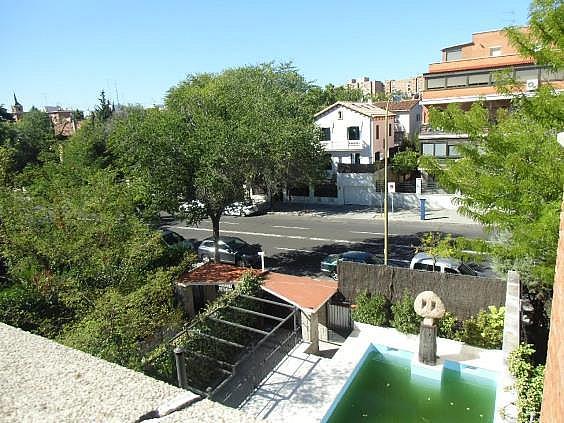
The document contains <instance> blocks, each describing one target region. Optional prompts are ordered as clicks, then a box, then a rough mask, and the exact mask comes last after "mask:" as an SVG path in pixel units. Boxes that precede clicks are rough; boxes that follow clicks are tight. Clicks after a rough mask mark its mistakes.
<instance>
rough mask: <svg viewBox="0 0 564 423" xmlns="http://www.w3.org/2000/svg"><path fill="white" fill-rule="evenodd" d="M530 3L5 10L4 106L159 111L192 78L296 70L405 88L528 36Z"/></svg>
mask: <svg viewBox="0 0 564 423" xmlns="http://www.w3.org/2000/svg"><path fill="white" fill-rule="evenodd" d="M528 7H529V2H528V1H523V0H494V1H492V0H488V1H485V0H474V1H471V2H466V1H465V2H462V1H452V0H451V1H442V0H440V1H433V0H430V1H427V2H421V1H405V0H395V1H391V2H383V1H377V0H372V1H370V0H347V1H342V0H341V1H333V0H327V1H305V0H304V1H294V0H286V1H281V0H279V1H268V0H262V1H259V0H257V1H244V0H241V1H235V0H232V1H215V0H203V1H191V0H186V1H180V0H179V1H167V0H161V1H154V0H153V1H146V0H137V1H125V0H124V1H118V0H116V1H106V0H94V1H87V2H84V1H82V2H77V1H76V0H74V1H67V0H58V1H53V2H46V1H35V0H33V1H5V2H3V4H2V7H1V9H0V10H1V13H0V28H2V34H3V43H2V52H1V53H0V81H1V82H0V104H4V105H8V106H9V105H11V104H12V91H15V92H16V94H17V96H18V100H19V101H20V102H21V103H22V104H23V105H24V107H25V109H26V110H27V109H28V108H29V107H30V106H31V105H35V106H38V107H42V106H44V105H46V104H47V105H56V104H59V105H62V106H66V107H72V108H77V107H78V108H81V109H89V108H92V107H93V106H94V105H95V104H96V101H97V97H98V95H99V92H100V90H102V89H105V90H106V92H107V93H108V95H109V97H110V98H111V99H112V100H116V87H117V94H118V95H119V100H120V102H121V103H125V104H127V103H140V104H143V105H151V104H155V103H156V104H158V103H162V99H163V97H164V95H165V94H166V91H167V89H169V88H170V87H171V86H173V85H175V84H176V83H178V82H179V81H181V80H182V79H184V78H185V77H186V75H187V74H190V73H198V72H219V71H221V70H222V69H225V68H228V67H234V66H239V65H246V64H257V63H261V62H265V61H272V60H274V61H293V62H294V64H295V65H296V66H297V67H298V69H299V70H300V72H301V73H302V74H303V75H304V76H305V77H306V78H307V79H308V80H311V81H313V82H315V83H317V84H319V85H325V84H327V83H334V84H336V85H338V84H342V83H344V82H346V81H347V80H348V79H350V78H354V77H361V76H368V77H370V78H371V79H379V80H382V81H383V80H385V79H401V78H405V77H408V76H412V75H415V74H418V73H423V72H425V71H426V70H427V67H428V65H429V63H432V62H436V61H439V60H440V50H441V49H442V48H444V47H446V46H449V45H453V44H458V43H463V42H468V41H470V40H471V34H472V33H473V32H479V31H485V30H490V29H497V28H501V27H504V26H507V25H523V24H525V23H526V21H527V14H528Z"/></svg>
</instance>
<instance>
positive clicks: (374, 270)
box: [338, 262, 506, 319]
mask: <svg viewBox="0 0 564 423" xmlns="http://www.w3.org/2000/svg"><path fill="white" fill-rule="evenodd" d="M338 274H339V291H340V292H341V293H342V294H343V295H344V296H345V297H346V298H347V299H348V300H351V301H354V299H355V298H356V296H357V295H358V294H360V293H361V292H363V291H368V292H369V293H371V294H382V295H384V296H385V297H386V298H388V299H389V300H390V301H391V302H396V301H397V300H399V299H400V298H401V296H402V295H403V292H404V291H405V290H407V291H408V292H409V293H410V294H411V295H412V296H413V297H415V296H416V295H417V294H419V293H420V292H421V291H433V292H435V293H436V294H437V295H438V296H439V297H440V298H441V299H442V300H443V302H444V304H445V307H446V309H447V310H448V311H450V312H451V313H454V314H455V315H456V316H457V317H458V318H459V319H467V318H469V317H470V316H473V315H475V314H476V313H478V311H480V310H485V309H487V308H488V306H491V305H493V306H496V307H499V306H503V305H505V292H506V282H505V281H504V280H502V279H495V278H479V277H474V276H464V275H453V274H448V273H438V272H425V271H420V270H411V269H405V268H399V267H387V266H379V265H369V264H361V263H352V262H340V263H339V269H338Z"/></svg>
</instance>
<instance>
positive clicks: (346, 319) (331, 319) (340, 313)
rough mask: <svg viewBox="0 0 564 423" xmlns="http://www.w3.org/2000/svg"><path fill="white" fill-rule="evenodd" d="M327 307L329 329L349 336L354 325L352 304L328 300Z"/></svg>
mask: <svg viewBox="0 0 564 423" xmlns="http://www.w3.org/2000/svg"><path fill="white" fill-rule="evenodd" d="M326 307H327V327H328V329H329V330H330V331H333V332H336V333H337V334H339V335H340V336H343V337H347V336H348V335H349V334H350V333H351V332H352V330H353V327H354V324H353V319H352V313H351V307H350V304H348V303H336V302H332V301H328V302H327V304H326Z"/></svg>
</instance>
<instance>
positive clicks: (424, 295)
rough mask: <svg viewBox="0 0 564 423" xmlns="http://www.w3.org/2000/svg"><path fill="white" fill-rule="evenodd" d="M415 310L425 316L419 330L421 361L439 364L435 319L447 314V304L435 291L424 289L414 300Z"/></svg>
mask: <svg viewBox="0 0 564 423" xmlns="http://www.w3.org/2000/svg"><path fill="white" fill-rule="evenodd" d="M413 308H414V309H415V312H416V313H417V314H418V315H419V316H421V317H423V321H422V322H421V327H420V331H419V361H421V362H422V363H424V364H430V365H435V364H437V325H436V324H435V321H436V320H437V319H440V318H441V317H443V316H444V315H445V305H444V304H443V302H442V301H441V299H440V298H439V296H438V295H437V294H435V293H434V292H433V291H423V292H421V293H419V295H417V297H416V298H415V301H414V302H413Z"/></svg>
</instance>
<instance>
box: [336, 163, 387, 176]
mask: <svg viewBox="0 0 564 423" xmlns="http://www.w3.org/2000/svg"><path fill="white" fill-rule="evenodd" d="M383 168H384V165H383V163H380V162H376V163H372V164H354V163H353V164H350V163H339V164H338V165H337V172H339V173H374V172H376V171H377V170H380V169H383Z"/></svg>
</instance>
